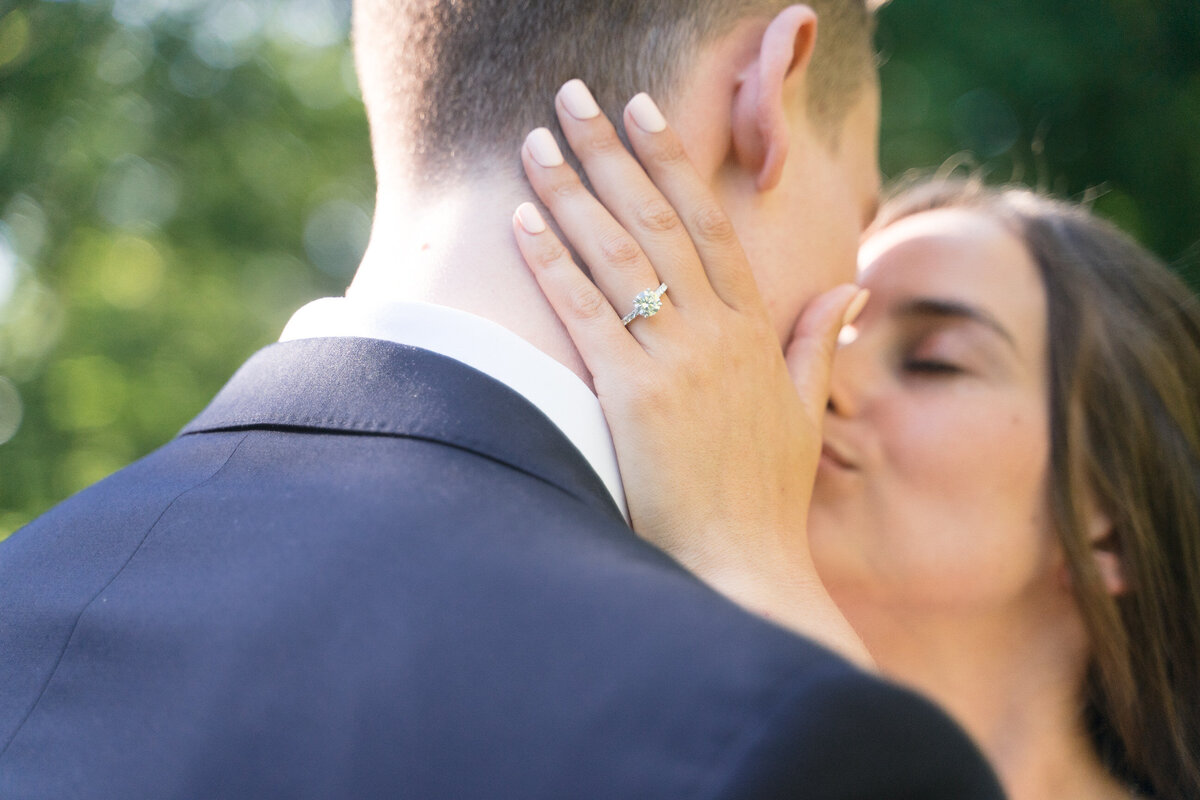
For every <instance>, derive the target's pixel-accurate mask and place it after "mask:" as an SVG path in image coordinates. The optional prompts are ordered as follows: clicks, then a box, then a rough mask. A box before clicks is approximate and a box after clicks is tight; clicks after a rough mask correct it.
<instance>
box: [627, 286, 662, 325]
mask: <svg viewBox="0 0 1200 800" xmlns="http://www.w3.org/2000/svg"><path fill="white" fill-rule="evenodd" d="M666 291H667V285H666V284H665V283H660V284H659V285H658V288H657V289H647V290H646V291H644V292H642V293H641V294H639V295H638V296H637V297H635V298H633V311H630V312H629V313H628V314H626V315H625V316H623V317H621V324H622V325H628V324H629V323H631V322H633V321H634V320H635V319H637V318H638V317H653V316H654V315H655V314H657V313H658V311H659V309H661V308H662V296H663V293H664V292H666Z"/></svg>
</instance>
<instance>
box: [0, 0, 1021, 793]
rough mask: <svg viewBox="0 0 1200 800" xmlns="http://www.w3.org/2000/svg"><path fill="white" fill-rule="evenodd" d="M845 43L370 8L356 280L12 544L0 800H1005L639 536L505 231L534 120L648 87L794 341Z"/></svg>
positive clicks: (918, 709) (624, 23)
mask: <svg viewBox="0 0 1200 800" xmlns="http://www.w3.org/2000/svg"><path fill="white" fill-rule="evenodd" d="M818 19H819V33H818ZM870 29H871V19H870V15H869V13H868V12H867V10H866V9H865V7H864V5H863V0H818V1H817V2H814V3H813V4H812V8H809V7H785V5H784V4H783V3H777V2H769V1H768V0H747V1H746V2H740V3H731V2H729V0H689V1H688V2H682V1H681V0H657V1H656V2H635V1H634V0H587V1H585V0H579V1H578V2H565V0H553V1H552V0H523V1H521V2H517V1H516V0H453V1H452V0H358V2H357V3H356V6H355V46H356V54H357V57H358V66H359V74H360V77H361V81H362V86H363V91H364V97H365V100H366V104H367V109H368V112H369V114H370V120H371V132H372V141H373V145H374V151H375V159H376V165H377V171H378V180H379V195H378V205H377V214H376V220H375V228H374V232H373V235H372V239H371V244H370V247H369V250H368V252H367V254H366V256H365V258H364V261H363V264H362V267H361V268H360V270H359V273H358V275H357V277H356V278H355V280H354V283H353V285H352V286H351V287H350V290H349V292H348V293H347V297H345V298H338V299H328V300H321V301H317V302H316V303H313V304H310V305H309V306H306V307H305V308H304V309H301V310H300V311H299V312H298V313H297V314H296V315H295V317H294V318H293V319H292V321H291V322H290V323H289V325H288V327H287V329H286V331H285V332H284V336H283V340H284V341H282V342H281V343H279V344H277V345H274V346H272V347H269V348H267V349H266V350H264V351H262V352H260V353H259V354H258V355H256V356H255V357H253V358H252V359H251V360H250V361H249V362H248V363H247V364H246V365H245V366H243V368H242V369H241V370H240V371H239V372H238V373H237V375H235V376H234V378H233V379H232V380H231V382H230V383H229V384H228V386H226V388H225V389H224V390H223V391H222V392H221V393H220V394H219V395H218V396H217V398H216V399H215V400H214V401H213V403H212V404H211V405H210V406H209V407H208V409H207V410H205V411H204V412H203V413H202V414H201V415H200V417H198V418H197V419H196V420H194V421H193V422H192V423H191V424H190V425H188V426H187V428H185V430H184V431H183V433H182V434H181V436H180V437H178V438H177V439H175V440H174V441H172V442H171V443H169V444H167V445H166V446H165V447H163V448H162V449H160V450H159V451H157V452H156V453H154V454H152V455H150V456H149V457H147V458H145V459H143V460H142V461H140V462H138V463H136V464H134V465H132V466H130V467H129V468H127V469H125V470H123V471H122V472H120V473H118V474H117V475H115V476H113V477H112V478H110V479H108V480H106V481H104V482H102V483H100V484H98V485H96V486H94V487H92V488H91V489H89V490H87V491H85V492H83V493H82V494H80V495H78V496H76V497H75V498H73V499H71V500H69V501H67V502H65V503H64V504H62V505H61V506H59V507H58V508H56V509H55V510H53V511H51V512H50V513H48V514H47V515H45V516H44V517H42V518H41V519H39V520H37V521H35V522H34V523H33V524H31V525H30V526H28V527H27V528H25V529H24V530H22V531H19V532H18V533H17V534H15V535H14V536H13V537H12V538H11V539H10V540H9V541H8V542H7V543H5V544H4V545H3V546H2V547H0V797H3V798H6V800H18V799H19V798H66V797H70V798H222V797H231V798H232V797H236V798H310V797H311V798H332V797H344V798H352V797H353V798H361V797H404V798H414V799H415V800H436V799H437V798H509V797H511V798H555V799H556V800H558V799H562V798H572V799H575V798H592V797H595V798H601V797H603V798H635V797H636V798H685V797H686V798H795V797H803V798H810V799H811V800H818V799H819V798H863V799H866V798H900V797H904V798H947V799H949V798H954V800H965V799H968V798H997V797H999V796H1000V791H999V789H998V788H997V786H996V784H995V782H994V779H993V778H992V776H991V774H990V772H989V771H988V769H987V767H986V766H985V765H984V764H983V763H982V761H981V760H980V758H979V756H978V755H977V753H976V752H975V750H974V748H973V747H972V746H971V745H970V744H969V743H968V742H967V741H966V740H965V739H964V738H963V736H962V735H961V734H960V733H959V732H958V731H957V730H956V729H955V728H954V727H953V726H952V725H951V724H950V723H949V722H948V721H947V720H946V718H945V717H943V716H942V715H941V714H940V713H939V712H938V711H936V710H935V709H933V708H932V707H931V706H929V705H928V704H926V703H925V702H923V701H921V700H919V699H917V698H916V697H914V696H912V695H910V694H907V693H905V692H903V691H900V690H898V689H896V688H893V687H890V686H887V685H885V684H883V683H881V682H878V681H876V680H874V679H871V678H869V677H866V676H865V675H863V674H861V673H859V672H857V671H856V670H855V669H853V668H852V667H850V666H849V665H848V664H846V663H845V662H843V661H841V660H840V659H838V658H837V657H835V656H833V655H831V654H830V653H828V652H826V651H824V650H822V649H820V648H818V647H816V646H815V645H813V644H811V643H809V642H807V641H805V640H802V639H799V638H797V637H794V636H792V635H791V634H789V633H786V632H784V631H783V630H782V629H779V628H776V627H774V626H772V625H770V624H768V623H766V622H763V621H760V620H758V619H756V618H753V617H751V616H750V615H748V614H746V613H744V612H743V611H741V610H740V609H738V608H737V607H735V606H733V605H732V604H730V603H729V602H727V601H726V600H724V599H723V598H721V597H719V596H718V595H716V594H714V593H713V592H711V591H710V590H709V589H707V588H706V587H705V586H703V585H702V584H700V583H699V582H698V581H697V580H695V579H694V578H693V577H692V576H691V575H689V574H687V573H686V572H685V571H683V570H682V569H680V568H679V567H678V566H677V565H676V564H675V563H674V562H673V561H671V560H670V559H669V558H667V557H666V556H665V555H663V554H662V553H660V552H659V551H657V550H655V549H654V548H652V547H650V546H649V545H647V544H646V543H644V542H642V541H641V540H639V539H638V538H637V537H636V536H635V535H634V534H633V532H632V531H630V529H629V528H628V526H627V524H626V521H625V517H624V495H623V491H622V487H621V481H620V477H619V475H618V472H617V469H616V463H615V459H614V456H613V451H612V446H611V442H610V440H609V438H608V434H607V429H606V427H605V425H604V420H603V416H602V415H601V412H600V408H599V405H598V403H597V401H596V398H595V397H594V396H593V395H592V393H591V392H590V391H589V388H588V380H589V376H588V375H587V373H586V371H585V370H584V368H583V366H582V364H581V362H580V359H579V357H578V354H577V353H576V352H575V351H574V350H573V349H572V347H571V343H570V339H569V338H568V337H567V335H566V333H565V332H564V331H563V330H562V329H561V328H560V327H559V323H558V322H557V318H556V316H555V315H554V313H553V311H552V310H551V309H550V307H549V306H548V305H547V304H546V302H545V301H544V300H543V298H542V295H541V293H540V292H539V291H538V289H537V287H536V284H535V283H534V282H533V281H532V279H531V278H530V276H529V274H528V272H527V270H526V268H525V267H524V265H523V263H522V261H521V259H520V256H519V254H518V253H517V251H516V249H515V247H514V245H513V243H512V239H511V237H512V234H511V228H510V219H511V215H512V212H513V209H514V208H515V207H516V206H517V205H518V204H519V203H520V202H521V201H523V200H526V199H528V198H529V196H530V192H529V189H528V187H527V186H526V185H525V184H524V183H523V180H522V179H521V177H520V174H519V170H520V166H519V160H518V158H517V154H518V151H519V147H520V144H521V142H522V140H523V138H524V135H525V133H526V132H527V131H528V130H529V129H530V128H533V127H535V126H537V125H539V124H544V123H545V122H546V121H548V119H549V118H550V117H551V107H550V98H551V97H552V95H553V93H554V91H555V89H556V88H557V87H558V86H559V85H560V84H561V83H563V82H564V81H566V80H567V79H569V78H573V77H580V78H583V79H584V80H585V81H586V82H587V83H588V84H589V85H590V86H591V87H592V88H593V90H594V91H595V93H596V95H597V96H598V97H599V99H600V101H601V103H602V104H603V105H605V106H606V107H607V108H608V109H609V110H610V111H611V110H612V109H615V108H619V107H620V105H621V104H622V103H623V102H624V101H625V100H626V99H628V97H629V96H631V95H632V94H633V93H634V92H635V91H637V90H641V89H647V90H649V91H650V92H651V93H652V94H653V95H654V96H655V97H656V98H658V99H659V101H660V103H661V104H662V105H663V107H664V108H665V109H666V111H667V113H668V116H670V117H671V118H672V119H673V121H674V122H675V123H676V125H677V127H678V129H679V130H680V131H682V132H683V135H684V137H685V141H686V144H687V147H688V150H689V153H690V154H691V155H692V156H693V157H694V159H695V160H696V162H697V164H698V166H699V167H700V169H701V170H703V171H704V172H705V173H706V174H707V175H708V176H709V178H710V179H711V182H712V184H713V186H714V188H715V190H716V191H717V193H718V196H719V197H720V198H721V200H722V202H723V203H724V204H725V207H726V208H727V209H728V211H729V213H730V215H731V216H732V218H733V219H734V222H735V225H736V227H737V230H738V232H739V234H740V235H741V237H742V239H743V241H744V243H745V245H746V249H747V250H748V252H749V254H750V256H751V260H752V263H754V264H755V266H756V269H757V274H756V277H757V278H758V280H759V283H760V285H761V288H762V289H763V291H764V293H765V295H766V297H767V301H768V305H769V307H770V309H771V312H772V314H773V319H774V322H775V324H776V327H777V329H778V331H779V333H780V337H781V339H782V338H784V337H786V335H787V334H788V332H789V331H790V329H791V327H792V324H793V322H794V320H795V318H796V316H797V314H798V312H799V309H800V307H801V305H802V304H803V303H804V301H805V300H806V299H807V298H808V297H810V296H811V295H812V294H813V293H814V292H815V291H816V290H818V289H819V288H823V287H826V286H829V285H832V284H833V283H835V282H838V281H843V280H846V279H849V278H851V276H852V274H853V265H854V251H855V246H856V239H857V236H858V232H859V230H860V227H861V225H862V224H863V220H864V219H865V218H866V217H867V216H869V215H870V213H871V208H872V203H873V200H874V195H875V190H876V183H877V176H876V171H875V167H874V160H875V128H876V123H877V119H876V117H877V107H878V97H877V88H876V81H875V77H874V74H873V68H872V52H871V46H870ZM797 252H800V253H801V255H800V256H799V257H797V255H796V253H797ZM631 300H632V298H631ZM626 310H627V309H616V311H615V313H618V314H623V313H625V311H626Z"/></svg>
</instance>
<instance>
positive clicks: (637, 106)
mask: <svg viewBox="0 0 1200 800" xmlns="http://www.w3.org/2000/svg"><path fill="white" fill-rule="evenodd" d="M627 107H628V108H629V116H631V117H633V121H634V122H635V123H636V124H637V126H638V127H639V128H641V129H642V130H644V131H645V132H646V133H662V132H663V131H665V130H666V129H667V118H666V117H664V116H663V114H662V112H661V111H659V110H658V106H657V105H656V104H655V102H654V101H653V100H651V99H650V95H648V94H646V93H645V92H642V93H641V94H639V95H635V96H634V98H633V99H632V100H630V101H629V105H628V106H627Z"/></svg>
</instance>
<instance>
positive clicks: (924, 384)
mask: <svg viewBox="0 0 1200 800" xmlns="http://www.w3.org/2000/svg"><path fill="white" fill-rule="evenodd" d="M859 264H860V268H861V276H860V282H861V283H862V285H863V286H865V287H867V288H869V289H870V290H871V299H870V302H869V303H868V304H867V307H866V309H865V310H864V311H863V313H862V315H861V317H860V318H859V320H858V322H857V324H856V326H855V328H854V329H852V330H850V331H847V332H846V334H845V335H843V343H842V346H841V348H840V349H839V352H838V354H837V359H836V362H835V364H834V372H833V391H832V397H831V402H830V409H829V413H828V414H827V416H826V422H825V451H824V453H823V454H822V458H821V465H820V469H819V471H818V476H817V484H816V492H815V495H814V499H813V508H812V511H811V515H810V537H811V541H812V551H813V557H814V559H815V561H816V564H817V568H818V571H819V572H820V573H821V576H822V578H823V579H824V580H825V582H826V584H827V585H828V586H829V588H830V591H831V593H832V594H833V596H834V599H835V600H837V601H838V602H839V603H841V604H842V605H843V608H844V609H846V611H847V613H848V614H850V615H851V617H852V619H851V621H852V622H853V621H854V620H853V616H854V612H853V608H854V606H855V605H856V604H861V603H867V604H872V603H875V604H879V603H884V604H887V605H888V606H889V607H890V608H893V609H895V610H897V611H899V610H900V609H901V608H904V607H908V608H911V609H916V610H926V611H970V610H976V611H988V610H992V609H995V608H998V607H1000V606H1004V605H1011V604H1012V603H1014V602H1018V601H1020V600H1021V599H1022V598H1027V597H1030V596H1033V595H1034V594H1036V593H1038V592H1039V591H1041V590H1043V589H1045V587H1046V586H1048V585H1049V584H1048V583H1047V581H1049V580H1053V575H1054V572H1055V570H1054V568H1055V566H1056V563H1057V553H1058V549H1057V547H1056V545H1055V541H1054V537H1053V534H1052V528H1051V525H1050V523H1049V520H1048V508H1047V485H1048V482H1047V470H1048V462H1049V424H1048V408H1047V405H1048V401H1047V397H1048V389H1047V377H1046V376H1047V364H1046V358H1047V356H1046V349H1047V348H1046V300H1045V292H1044V290H1043V288H1042V284H1041V280H1040V277H1039V276H1038V273H1037V270H1036V268H1035V266H1034V264H1033V263H1032V261H1031V260H1030V258H1029V255H1028V254H1027V252H1026V250H1025V248H1024V246H1023V244H1022V243H1021V241H1020V240H1019V239H1017V238H1016V237H1015V236H1013V235H1012V234H1010V233H1009V232H1008V231H1007V230H1006V229H1005V228H1004V227H1002V225H1001V224H1000V223H998V222H997V221H995V220H993V219H992V218H990V217H988V216H986V215H985V214H983V213H980V212H975V211H966V210H949V209H947V210H938V211H931V212H924V213H921V214H917V215H915V216H912V217H908V218H905V219H902V220H900V221H898V222H896V223H894V224H892V225H891V226H889V227H887V228H885V229H884V230H882V231H880V232H878V233H876V234H875V235H874V236H872V237H871V238H870V239H869V240H868V241H866V242H865V244H864V245H863V247H862V250H861V252H860V257H859ZM854 334H857V336H854Z"/></svg>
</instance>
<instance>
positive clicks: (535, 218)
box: [513, 203, 646, 376]
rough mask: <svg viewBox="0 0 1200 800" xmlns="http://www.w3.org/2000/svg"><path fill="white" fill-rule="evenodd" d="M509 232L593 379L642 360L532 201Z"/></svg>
mask: <svg viewBox="0 0 1200 800" xmlns="http://www.w3.org/2000/svg"><path fill="white" fill-rule="evenodd" d="M513 233H514V234H515V235H516V239H517V246H518V247H519V248H520V250H521V255H523V256H524V257H525V262H526V263H527V264H528V265H529V268H530V271H532V272H533V276H534V278H536V279H537V282H538V286H540V287H541V289H542V293H543V294H545V295H546V299H547V300H549V301H550V305H551V306H552V307H553V308H554V312H555V313H556V314H557V315H558V318H559V319H560V320H562V323H563V325H564V326H565V327H566V329H567V333H568V334H569V335H570V337H571V341H572V342H574V343H575V348H576V349H577V350H578V351H579V355H580V356H581V357H582V358H583V362H584V364H585V365H586V366H587V368H588V371H589V372H590V373H591V374H592V375H595V376H608V375H619V374H623V373H624V371H625V370H627V369H632V368H635V367H636V366H637V365H638V364H639V363H641V360H644V359H645V358H646V352H645V351H644V350H643V349H642V348H641V346H639V345H638V343H637V341H636V340H634V339H633V338H631V337H630V336H628V335H627V334H626V333H625V328H624V326H623V325H622V324H621V320H620V318H619V316H618V314H617V313H616V312H615V311H614V310H613V307H612V305H611V304H610V303H609V301H608V298H606V297H605V296H604V294H603V293H601V291H600V290H599V289H598V288H597V287H596V285H595V284H594V283H592V282H591V281H590V280H588V277H587V276H586V275H584V274H583V272H582V271H581V270H580V269H579V266H578V265H577V264H576V263H575V262H574V261H573V260H572V258H571V254H570V253H569V252H567V249H566V248H565V247H563V245H562V242H560V241H559V239H558V237H557V236H555V235H554V232H553V231H551V230H550V228H549V226H547V225H546V221H545V219H543V217H542V215H541V213H539V212H538V210H537V207H536V206H534V205H533V204H532V203H522V204H521V205H520V206H519V207H518V208H517V212H516V214H514V215H513Z"/></svg>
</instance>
